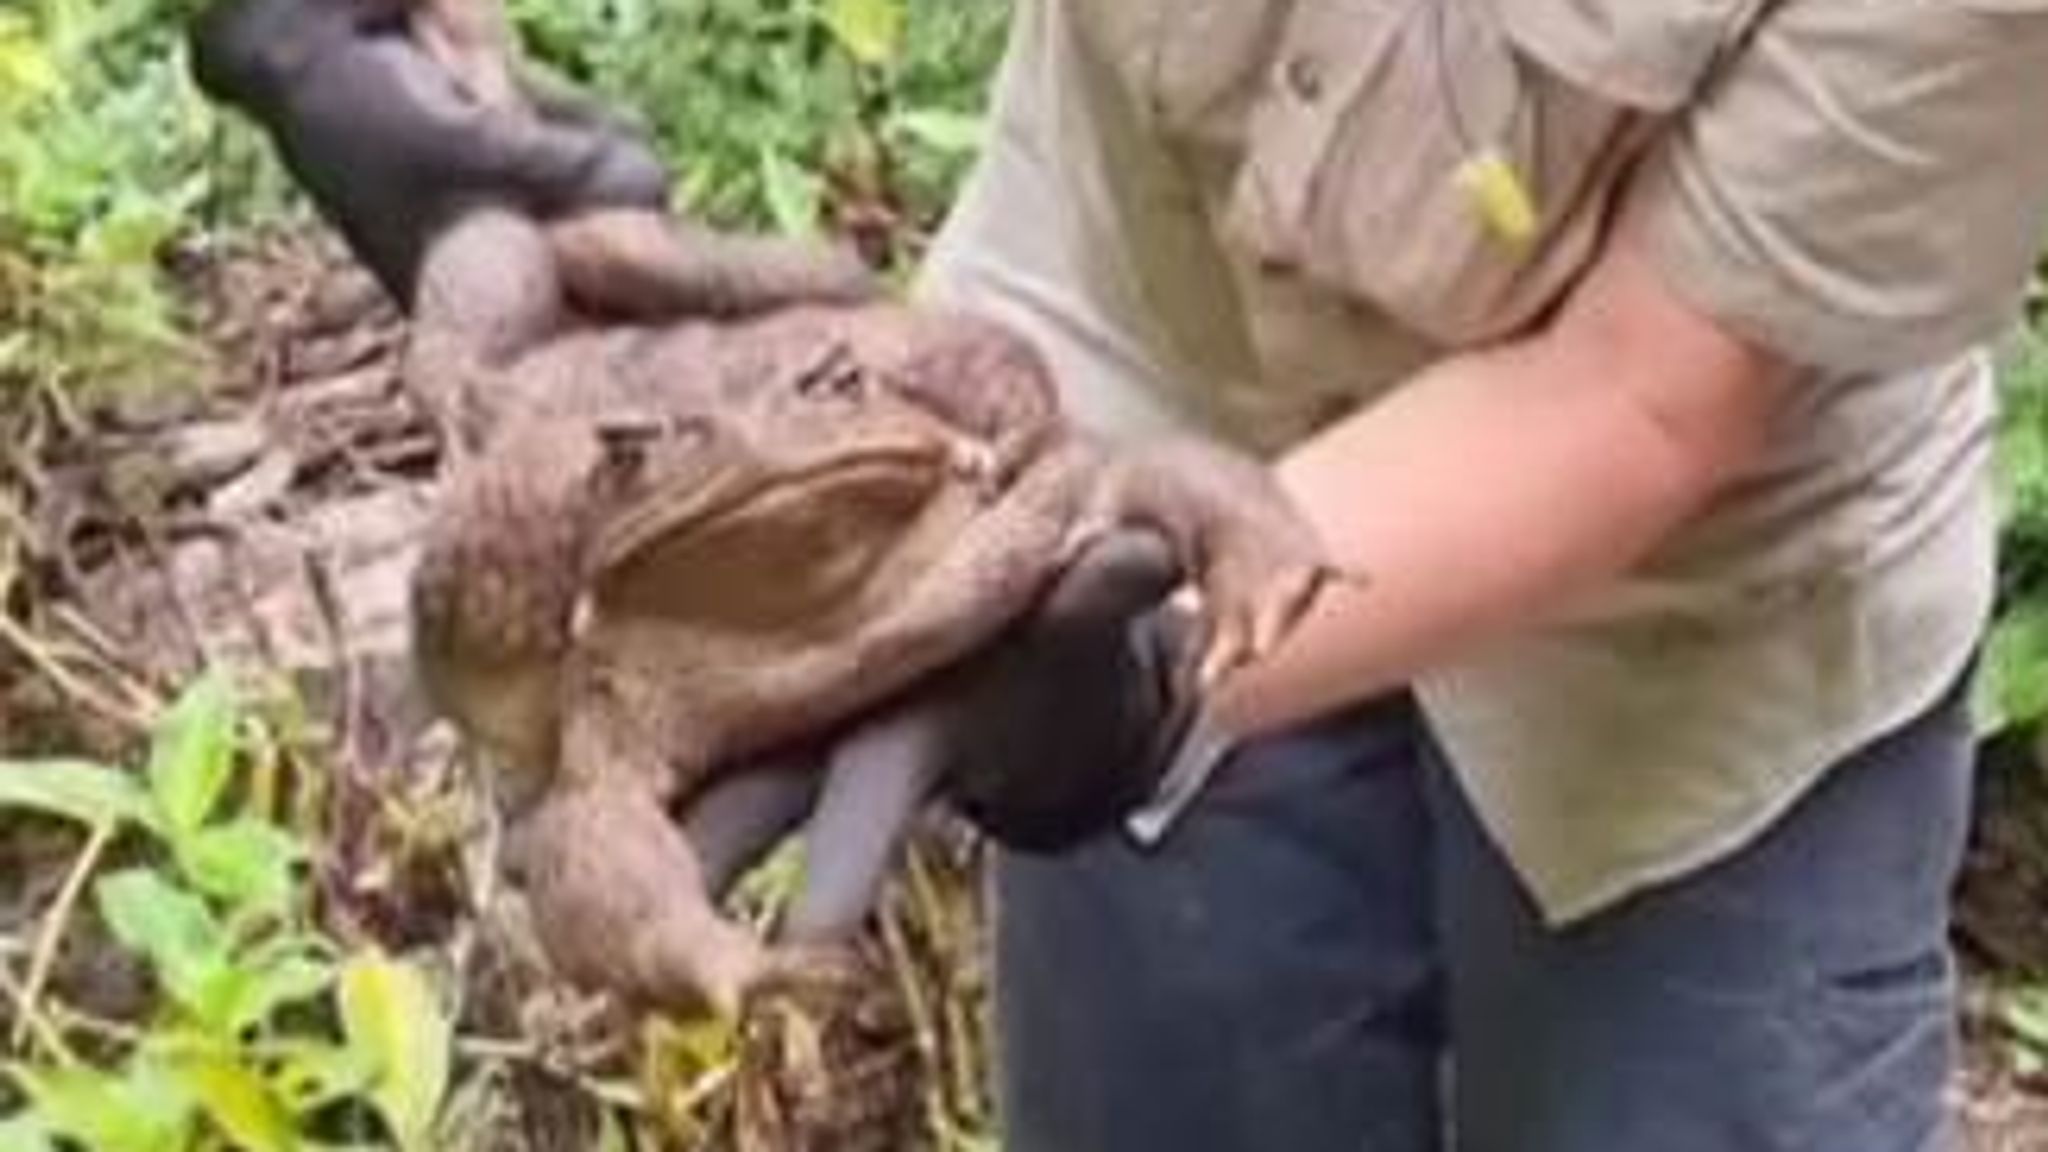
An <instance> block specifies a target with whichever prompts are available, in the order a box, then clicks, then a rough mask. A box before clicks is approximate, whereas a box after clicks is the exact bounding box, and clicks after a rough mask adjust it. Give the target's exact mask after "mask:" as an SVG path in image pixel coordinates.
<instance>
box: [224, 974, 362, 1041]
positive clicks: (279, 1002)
mask: <svg viewBox="0 0 2048 1152" xmlns="http://www.w3.org/2000/svg"><path fill="white" fill-rule="evenodd" d="M235 971H236V973H237V975H238V976H239V977H240V979H237V980H236V981H234V982H233V987H232V991H233V1000H232V1001H231V1002H229V1003H227V1004H224V1005H223V1006H222V1008H221V1015H222V1017H223V1018H224V1019H225V1020H226V1021H227V1022H228V1024H229V1026H230V1027H231V1028H232V1029H233V1030H234V1031H236V1032H240V1031H241V1030H243V1029H245V1028H249V1027H252V1026H254V1025H257V1024H261V1023H263V1022H265V1021H267V1020H269V1019H270V1018H271V1017H272V1016H273V1015H275V1014H276V1013H277V1010H278V1009H280V1008H283V1007H285V1006H286V1005H288V1004H297V1003H300V1002H302V1001H306V1000H310V999H312V998H313V997H315V996H318V995H320V994H321V993H323V992H325V991H327V990H328V989H329V988H330V987H332V986H333V984H334V980H335V970H334V966H333V965H331V964H329V963H327V962H326V961H325V960H318V959H314V958H313V957H310V956H285V957H280V958H278V959H276V960H274V961H272V962H271V963H269V964H266V965H264V966H262V967H255V966H254V965H252V964H251V963H250V962H249V961H248V960H247V959H244V961H243V963H242V964H241V965H239V966H238V967H237V968H236V969H235Z"/></svg>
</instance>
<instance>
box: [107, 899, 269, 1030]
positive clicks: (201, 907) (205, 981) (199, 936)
mask: <svg viewBox="0 0 2048 1152" xmlns="http://www.w3.org/2000/svg"><path fill="white" fill-rule="evenodd" d="M93 895H94V899H95V901H96V903H97V904H98V907H99V912H100V918H101V919H103V920H105V921H106V923H107V928H108V930H109V931H111V932H112V933H113V934H114V939H116V940H118V941H120V942H121V944H122V945H123V946H125V947H127V948H129V949H131V950H133V951H135V952H139V953H141V954H142V955H143V957H144V958H146V959H147V960H148V961H149V963H150V967H151V968H153V969H154V970H155V972H156V974H157V978H158V980H159V981H161V982H162V984H163V987H164V990H165V991H166V992H168V993H169V994H170V995H171V998H172V999H174V1000H176V1001H177V1002H178V1003H179V1004H181V1005H183V1006H184V1007H185V1008H186V1009H187V1010H189V1011H191V1012H193V1013H195V1014H196V1015H199V1016H200V1017H202V1018H203V1019H206V1020H207V1021H209V1022H220V1021H221V1020H222V1017H223V1014H224V1012H225V1011H226V1009H225V1007H224V1005H225V1004H231V1003H232V1002H233V1001H234V999H235V998H236V997H237V996H238V995H239V994H240V993H239V991H238V989H237V988H236V986H235V985H236V983H237V974H236V973H235V972H234V970H233V968H232V967H231V966H230V965H229V963H228V956H227V945H226V941H225V939H224V938H223V935H222V932H221V929H220V925H219V924H218V923H217V922H216V921H215V920H214V918H213V913H212V912H211V911H210V910H209V909H208V908H207V907H206V902H205V901H204V900H201V899H200V898H199V897H198V896H195V895H193V894H192V893H190V892H187V891H185V890H184V889H183V888H180V887H178V886H177V885H175V884H172V883H171V882H170V881H168V880H166V879H164V878H163V877H162V876H159V875H157V874H156V873H154V872H151V871H149V870H147V869H142V868H136V869H130V870H128V871H125V872H116V873H114V874H112V875H110V876H105V877H102V878H101V879H100V880H99V882H98V883H96V884H95V885H94V886H93Z"/></svg>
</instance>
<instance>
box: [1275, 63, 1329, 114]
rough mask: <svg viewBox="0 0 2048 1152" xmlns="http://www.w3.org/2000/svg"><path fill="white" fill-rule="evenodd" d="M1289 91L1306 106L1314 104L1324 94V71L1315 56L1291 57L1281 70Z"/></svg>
mask: <svg viewBox="0 0 2048 1152" xmlns="http://www.w3.org/2000/svg"><path fill="white" fill-rule="evenodd" d="M1281 76H1282V78H1283V79H1284V80H1285V81H1286V84H1287V90H1288V91H1289V92H1292V93H1294V95H1295V98H1296V99H1298V100H1300V101H1301V102H1302V103H1304V104H1313V103H1315V102H1316V100H1317V99H1318V98H1320V97H1321V96H1322V94H1323V69H1322V66H1321V65H1319V64H1317V63H1316V59H1315V57H1313V56H1309V55H1306V54H1303V55H1296V56H1290V57H1288V58H1287V63H1286V65H1285V66H1283V67H1282V69H1281Z"/></svg>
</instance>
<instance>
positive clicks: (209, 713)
mask: <svg viewBox="0 0 2048 1152" xmlns="http://www.w3.org/2000/svg"><path fill="white" fill-rule="evenodd" d="M234 758H235V699H234V696H233V694H232V692H231V691H230V690H229V688H228V682H227V679H226V678H225V677H224V676H222V675H221V674H219V673H215V672H209V673H207V674H206V675H204V676H201V677H199V678H198V679H197V680H195V681H193V682H192V684H191V685H190V686H189V687H187V688H186V689H185V692H184V694H183V695H181V696H179V698H178V700H177V702H176V703H175V704H173V705H171V708H170V711H169V712H167V713H165V715H164V717H163V719H162V720H161V721H160V722H159V724H158V727H157V732H156V738H155V740H154V742H153V743H152V746H151V748H150V752H149V786H150V791H151V792H152V793H154V794H155V796H156V803H157V808H158V810H159V811H160V812H162V814H163V817H164V822H165V823H166V824H167V825H168V827H169V831H170V834H171V835H172V836H174V837H176V836H180V835H183V834H185V833H188V832H191V831H192V830H193V829H196V828H198V827H199V825H200V824H202V823H204V822H205V821H206V818H207V816H208V815H209V814H210V813H212V811H213V808H214V805H215V804H217V803H218V802H219V801H220V795H221V792H222V791H223V790H224V789H225V788H226V787H227V783H228V774H229V773H230V772H231V771H232V770H233V768H234Z"/></svg>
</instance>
